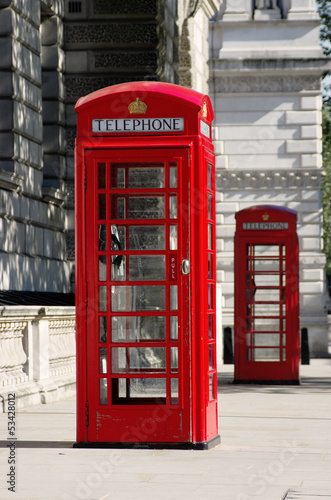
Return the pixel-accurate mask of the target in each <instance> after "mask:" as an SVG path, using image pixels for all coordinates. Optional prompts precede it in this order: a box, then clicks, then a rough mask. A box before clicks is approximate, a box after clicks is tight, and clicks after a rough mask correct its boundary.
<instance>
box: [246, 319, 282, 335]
mask: <svg viewBox="0 0 331 500" xmlns="http://www.w3.org/2000/svg"><path fill="white" fill-rule="evenodd" d="M252 330H254V331H255V332H278V331H279V318H269V319H268V318H265V319H264V318H253V321H252Z"/></svg>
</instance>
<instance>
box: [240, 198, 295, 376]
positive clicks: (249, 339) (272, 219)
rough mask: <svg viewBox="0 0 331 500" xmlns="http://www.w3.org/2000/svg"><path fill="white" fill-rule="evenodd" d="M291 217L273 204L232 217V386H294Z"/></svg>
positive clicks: (292, 218) (292, 220)
mask: <svg viewBox="0 0 331 500" xmlns="http://www.w3.org/2000/svg"><path fill="white" fill-rule="evenodd" d="M296 219H297V215H296V212H294V211H293V210H289V209H287V208H284V207H277V206H272V205H271V206H269V205H265V206H263V205H262V206H256V207H250V208H247V209H244V210H241V211H240V212H238V213H237V214H236V222H237V227H236V234H235V334H234V344H235V359H234V364H235V382H279V383H287V382H289V383H298V382H299V360H300V350H299V248H298V237H297V232H296Z"/></svg>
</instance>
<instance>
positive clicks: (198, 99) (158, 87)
mask: <svg viewBox="0 0 331 500" xmlns="http://www.w3.org/2000/svg"><path fill="white" fill-rule="evenodd" d="M144 92H148V93H149V95H151V94H154V95H159V96H160V98H162V96H164V97H166V98H167V99H169V100H178V101H181V102H182V101H186V102H187V105H188V106H191V107H193V108H194V107H196V108H197V112H198V111H199V110H200V109H201V107H202V104H203V102H207V103H208V108H209V116H210V119H211V120H213V118H214V116H213V110H212V106H211V103H210V99H209V97H208V95H206V94H201V93H200V92H197V91H196V90H192V89H189V88H187V87H182V86H180V85H175V84H172V83H163V82H130V83H120V84H118V85H111V86H110V87H105V88H103V89H100V90H97V91H95V92H92V93H91V94H88V95H86V96H84V97H81V98H80V99H79V100H78V101H77V104H76V106H75V109H76V112H77V113H80V112H81V111H84V110H85V109H87V108H88V107H90V106H95V105H96V104H98V105H99V104H101V103H102V101H107V100H108V99H109V97H110V96H111V97H112V98H114V97H115V96H116V94H118V95H119V94H121V95H123V94H128V95H130V94H132V98H134V97H136V96H137V97H138V96H139V94H140V95H141V93H144Z"/></svg>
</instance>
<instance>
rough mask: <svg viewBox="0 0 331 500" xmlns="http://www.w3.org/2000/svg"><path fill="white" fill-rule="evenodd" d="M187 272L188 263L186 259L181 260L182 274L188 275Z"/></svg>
mask: <svg viewBox="0 0 331 500" xmlns="http://www.w3.org/2000/svg"><path fill="white" fill-rule="evenodd" d="M189 272H190V261H189V260H188V259H183V262H182V274H189Z"/></svg>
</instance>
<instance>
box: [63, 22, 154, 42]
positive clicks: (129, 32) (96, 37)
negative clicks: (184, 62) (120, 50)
mask: <svg viewBox="0 0 331 500" xmlns="http://www.w3.org/2000/svg"><path fill="white" fill-rule="evenodd" d="M64 33H65V44H66V45H67V47H70V45H76V44H79V45H84V44H87V45H91V44H107V45H109V44H114V45H120V44H123V43H125V45H135V46H136V45H137V44H145V45H146V44H148V45H154V46H156V45H157V43H158V35H157V25H156V24H155V23H148V24H147V23H146V24H138V23H125V24H124V25H123V24H122V23H113V22H108V23H98V24H95V23H91V24H90V23H89V24H81V23H80V24H68V25H65V31H64Z"/></svg>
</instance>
